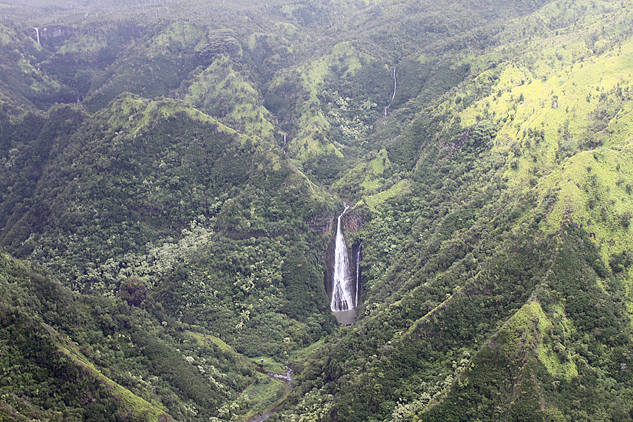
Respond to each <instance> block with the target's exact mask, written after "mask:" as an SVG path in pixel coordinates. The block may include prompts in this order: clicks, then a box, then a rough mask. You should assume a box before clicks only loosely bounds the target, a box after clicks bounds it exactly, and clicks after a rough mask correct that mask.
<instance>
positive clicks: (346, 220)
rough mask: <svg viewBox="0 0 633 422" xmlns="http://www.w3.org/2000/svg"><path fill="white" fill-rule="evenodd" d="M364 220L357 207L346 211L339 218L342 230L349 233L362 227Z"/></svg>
mask: <svg viewBox="0 0 633 422" xmlns="http://www.w3.org/2000/svg"><path fill="white" fill-rule="evenodd" d="M364 222H365V221H364V217H363V215H362V214H361V213H360V212H359V211H358V210H357V209H353V210H351V211H348V212H347V213H346V214H345V215H344V216H343V218H342V219H341V224H342V225H343V230H345V231H346V232H350V233H356V232H358V231H359V230H360V229H362V228H363V224H364Z"/></svg>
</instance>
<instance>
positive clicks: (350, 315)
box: [332, 309, 358, 325]
mask: <svg viewBox="0 0 633 422" xmlns="http://www.w3.org/2000/svg"><path fill="white" fill-rule="evenodd" d="M332 313H333V314H334V316H335V317H336V320H337V321H338V323H339V324H341V325H354V324H355V323H356V318H357V317H358V312H357V311H356V309H350V310H347V311H332Z"/></svg>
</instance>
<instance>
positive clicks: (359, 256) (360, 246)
mask: <svg viewBox="0 0 633 422" xmlns="http://www.w3.org/2000/svg"><path fill="white" fill-rule="evenodd" d="M362 251H363V244H362V243H359V244H358V247H357V248H356V295H355V296H356V306H357V307H358V305H359V299H360V260H361V259H362V256H363V252H362Z"/></svg>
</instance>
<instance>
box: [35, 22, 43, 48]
mask: <svg viewBox="0 0 633 422" xmlns="http://www.w3.org/2000/svg"><path fill="white" fill-rule="evenodd" d="M33 29H35V33H36V34H37V44H38V45H42V44H40V28H38V27H37V26H36V27H34V28H33Z"/></svg>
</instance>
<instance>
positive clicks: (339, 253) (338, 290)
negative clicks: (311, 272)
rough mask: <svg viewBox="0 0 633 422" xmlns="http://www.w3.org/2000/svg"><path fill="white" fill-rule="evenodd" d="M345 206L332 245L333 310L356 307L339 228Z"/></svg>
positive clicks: (347, 258) (352, 283)
mask: <svg viewBox="0 0 633 422" xmlns="http://www.w3.org/2000/svg"><path fill="white" fill-rule="evenodd" d="M348 208H349V206H346V207H345V209H344V210H343V213H341V215H339V216H338V224H337V226H336V244H335V247H334V280H333V286H332V301H331V303H330V308H332V310H333V311H348V310H350V309H354V308H355V307H356V289H355V283H354V281H353V280H352V274H351V273H350V270H349V256H348V254H347V244H346V243H345V237H343V231H342V230H341V217H343V214H345V212H346V211H347V209H348Z"/></svg>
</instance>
